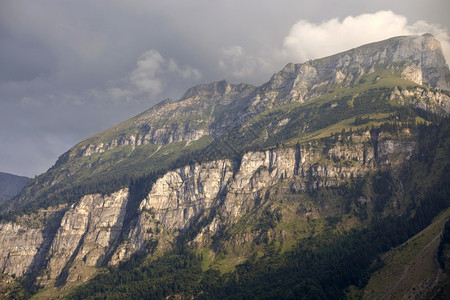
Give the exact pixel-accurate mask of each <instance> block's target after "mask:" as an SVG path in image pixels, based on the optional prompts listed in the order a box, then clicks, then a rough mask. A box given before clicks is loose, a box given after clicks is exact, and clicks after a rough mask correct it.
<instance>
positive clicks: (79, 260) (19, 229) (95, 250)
mask: <svg viewBox="0 0 450 300" xmlns="http://www.w3.org/2000/svg"><path fill="white" fill-rule="evenodd" d="M351 138H352V140H353V142H352V143H344V144H336V145H335V146H333V147H331V148H327V147H325V148H323V147H318V146H319V145H315V144H314V143H312V144H306V145H303V146H297V147H296V148H282V149H273V150H267V151H262V152H248V153H246V154H244V155H243V157H242V159H241V163H240V165H239V167H238V168H236V167H235V166H233V162H232V161H230V160H214V161H210V162H205V163H201V164H193V165H187V166H185V167H182V168H178V169H176V170H173V171H169V172H167V173H166V174H164V175H163V176H162V177H161V178H159V179H158V180H157V181H156V182H155V183H154V184H153V186H152V188H151V190H150V192H149V194H148V195H147V196H146V197H145V198H144V199H141V200H140V201H141V202H140V204H139V208H138V214H137V218H136V220H134V223H133V225H132V226H131V228H130V230H129V232H128V235H127V236H126V237H125V238H124V239H123V240H120V239H119V237H120V235H121V232H122V231H123V230H124V228H123V224H124V218H125V215H126V213H127V209H126V207H127V203H128V199H129V195H128V189H122V190H120V191H117V192H115V193H112V194H111V195H100V194H93V195H86V196H84V197H82V198H81V199H80V201H79V202H78V203H77V204H74V205H72V206H71V207H70V208H69V209H67V211H66V212H65V213H64V216H63V217H62V219H61V221H60V223H59V224H57V230H56V231H55V235H54V237H52V240H51V243H50V247H48V246H47V248H48V250H47V252H45V253H42V251H41V252H39V249H40V248H42V247H44V240H45V237H44V235H45V232H44V231H43V230H42V229H38V228H36V229H30V228H27V227H25V226H24V225H21V224H16V223H5V224H1V225H0V232H1V235H0V236H1V237H2V240H1V244H2V247H1V251H2V252H1V253H0V258H1V265H2V270H3V272H4V273H8V274H16V275H23V274H25V273H27V272H31V271H32V270H33V262H34V261H37V260H39V261H41V262H42V261H45V263H44V264H43V265H41V267H43V269H44V270H45V272H44V274H41V275H40V276H41V281H42V282H43V283H46V282H47V283H48V282H54V281H55V280H61V279H64V280H65V281H76V280H83V279H86V278H83V275H82V274H81V273H79V272H77V271H76V270H77V269H78V270H80V269H82V268H83V266H88V267H95V266H101V265H103V264H105V263H110V264H117V263H118V262H120V261H122V260H124V259H127V258H129V257H130V256H131V255H132V254H133V253H136V252H142V251H145V250H146V248H147V247H148V245H149V243H156V244H159V245H158V247H159V249H161V250H162V251H164V250H166V251H167V249H170V248H171V247H173V245H174V243H175V242H176V239H177V238H178V236H180V235H182V234H183V233H184V232H186V231H188V230H189V229H190V228H191V227H192V226H194V225H197V224H199V222H201V221H202V220H203V223H202V224H203V226H202V228H201V229H200V230H199V231H198V233H197V234H196V235H195V236H194V237H192V241H195V243H197V244H199V245H204V244H208V243H210V242H211V237H212V236H213V235H214V234H216V233H217V232H218V231H220V230H221V229H223V228H225V227H227V226H231V225H233V224H236V223H237V222H239V220H240V219H241V218H242V217H243V216H245V215H246V213H248V212H249V211H250V210H252V209H254V208H255V206H257V205H258V198H259V197H261V194H264V191H266V190H268V189H270V188H271V187H273V186H275V185H277V184H279V183H280V182H283V181H284V182H289V185H290V186H291V188H292V191H294V192H304V191H313V190H315V189H318V188H320V187H327V186H328V187H329V186H335V185H338V184H339V183H340V182H342V180H345V179H349V178H351V177H360V176H363V175H364V174H365V173H366V172H367V171H370V170H373V169H376V168H378V167H380V166H382V165H384V166H387V165H390V167H395V166H396V165H398V164H400V163H401V162H402V161H403V160H405V159H408V158H409V157H410V156H411V155H412V153H413V152H414V149H415V146H416V145H415V142H414V141H413V140H410V139H408V138H406V139H405V140H401V141H398V140H392V139H390V138H389V136H383V135H381V136H378V139H379V141H377V143H376V149H375V148H374V143H373V137H372V136H371V134H370V132H364V133H362V134H361V135H356V134H353V135H352V137H351ZM324 157H325V158H326V159H324ZM336 158H338V161H337V160H336ZM393 158H395V159H393ZM333 159H334V160H333ZM205 220H206V221H205ZM240 238H242V237H240ZM249 238H251V237H249ZM119 243H120V244H119ZM34 271H35V270H34Z"/></svg>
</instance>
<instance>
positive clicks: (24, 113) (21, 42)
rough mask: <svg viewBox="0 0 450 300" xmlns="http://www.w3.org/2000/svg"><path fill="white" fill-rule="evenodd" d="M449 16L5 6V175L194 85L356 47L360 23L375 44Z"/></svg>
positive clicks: (134, 4)
mask: <svg viewBox="0 0 450 300" xmlns="http://www.w3.org/2000/svg"><path fill="white" fill-rule="evenodd" d="M380 10H392V11H391V12H385V13H384V14H382V13H380V12H379V11H380ZM448 11H449V5H448V4H447V1H445V0H439V1H438V0H431V1H430V0H427V1H425V0H421V1H414V3H411V1H406V0H405V1H394V2H393V1H385V0H381V1H374V2H370V3H369V2H367V1H359V0H358V1H356V0H354V1H353V0H352V1H333V0H326V1H325V0H318V1H314V2H311V1H293V0H292V1H291V0H277V1H269V0H259V1H256V0H250V1H237V0H228V1H211V0H191V1H174V0H165V1H162V0H161V1H159V0H152V1H143V0H128V1H119V0H109V1H106V0H99V1H87V0H76V1H75V0H70V1H59V0H33V1H31V0H30V1H15V0H3V1H1V3H0V129H1V130H0V143H1V147H0V171H4V172H10V173H16V174H20V175H28V176H33V175H35V174H39V173H41V172H44V171H45V170H46V169H47V168H48V167H50V166H51V165H52V164H53V163H54V162H55V160H56V159H57V157H58V156H59V155H61V154H62V153H63V152H64V151H66V150H68V149H69V148H70V147H71V146H73V145H74V144H75V143H77V142H79V141H81V140H82V139H84V138H86V137H88V136H90V135H92V134H95V133H96V132H98V131H100V130H103V129H106V128H108V127H110V126H112V125H115V124H117V123H119V122H121V121H123V120H125V119H127V118H129V117H132V116H133V115H135V114H137V113H140V112H142V111H143V110H145V109H147V108H149V107H150V106H152V105H154V104H155V103H157V102H159V101H161V100H162V99H164V98H166V97H172V98H179V97H180V96H181V95H182V93H183V92H184V91H185V90H186V89H187V88H189V87H190V86H192V85H195V84H198V83H204V82H211V81H215V80H220V79H227V80H229V81H231V82H241V81H244V82H248V83H252V84H261V83H263V82H264V81H266V80H268V79H269V78H270V76H271V74H272V73H273V72H276V71H278V70H280V69H281V68H282V67H283V66H284V65H285V64H286V63H288V62H301V61H303V60H305V59H310V58H314V57H315V55H322V54H324V53H323V52H322V51H323V50H324V49H326V50H327V51H328V52H329V54H331V53H333V52H335V51H341V50H345V49H346V47H353V46H357V45H353V44H352V42H353V43H354V42H355V41H358V42H363V41H362V40H361V41H360V40H359V38H360V36H361V34H360V35H353V36H351V35H348V36H344V37H342V36H339V32H341V31H343V32H345V31H349V28H350V30H351V28H352V26H358V27H359V28H364V27H366V26H367V28H370V29H371V30H367V31H365V32H363V33H362V34H364V35H365V38H367V39H368V40H369V41H371V40H370V39H371V38H372V39H381V38H383V37H384V36H380V35H377V34H375V33H379V32H380V31H381V32H383V31H385V32H388V31H387V30H381V29H380V26H381V27H383V26H384V28H387V27H389V28H390V29H392V30H391V31H390V32H391V33H392V34H393V35H394V34H397V33H398V34H410V33H420V32H423V31H424V30H427V31H433V33H434V34H437V35H440V37H441V39H444V40H445V39H448V35H447V32H446V30H448V28H449V27H450V25H449V22H450V21H449V19H448V17H447V12H448ZM364 13H366V15H363V14H364ZM346 20H347V21H346ZM371 20H372V21H371ZM420 20H424V22H422V23H420V22H418V21H420ZM351 21H353V23H354V25H351V24H350V25H349V23H351ZM377 22H378V23H379V26H378V27H377V25H376V24H377ZM392 22H394V23H392ZM369 23H370V24H372V25H370V24H369ZM355 24H356V25H355ZM373 24H375V25H373ZM389 24H396V27H395V28H394V27H392V26H390V25H389ZM433 24H440V25H441V26H442V27H441V28H439V27H438V26H435V25H433ZM369 25H370V26H369ZM320 34H323V35H324V39H325V40H327V41H328V42H327V43H325V44H324V43H322V42H321V40H320V39H319V38H318V36H319V35H320ZM311 36H312V37H313V38H311ZM346 37H347V38H346ZM364 41H365V40H364ZM441 41H442V40H441ZM328 52H327V53H328ZM325 54H326V53H325Z"/></svg>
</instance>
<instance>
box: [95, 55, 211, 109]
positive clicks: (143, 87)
mask: <svg viewBox="0 0 450 300" xmlns="http://www.w3.org/2000/svg"><path fill="white" fill-rule="evenodd" d="M201 77H202V74H201V73H200V71H199V70H197V69H195V68H191V67H190V66H185V67H180V66H178V64H177V63H176V62H175V60H173V59H165V58H164V57H163V56H162V55H161V54H160V53H159V52H158V51H157V50H155V49H151V50H148V51H146V52H144V53H143V54H142V55H141V56H140V57H139V59H138V61H137V63H136V67H135V68H134V69H133V70H132V71H131V72H130V73H129V74H128V75H127V76H125V77H124V78H122V79H120V80H118V81H115V82H112V83H111V87H109V88H108V89H107V90H106V96H109V97H110V98H111V99H114V100H116V101H121V100H127V101H132V100H133V99H134V100H136V99H138V98H140V97H152V98H156V97H158V96H160V95H161V94H162V93H163V92H164V91H165V89H166V88H168V87H170V85H171V83H172V82H174V81H179V80H183V81H189V82H196V81H198V80H199V79H200V78H201ZM91 93H93V94H97V95H102V94H104V93H102V92H101V91H91Z"/></svg>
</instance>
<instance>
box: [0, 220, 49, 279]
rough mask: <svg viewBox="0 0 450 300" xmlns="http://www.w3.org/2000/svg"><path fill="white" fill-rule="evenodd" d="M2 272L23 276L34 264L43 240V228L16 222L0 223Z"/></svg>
mask: <svg viewBox="0 0 450 300" xmlns="http://www.w3.org/2000/svg"><path fill="white" fill-rule="evenodd" d="M0 232H1V234H0V244H1V245H2V246H1V247H0V267H1V268H2V273H7V274H10V275H13V274H15V275H17V276H22V275H24V274H25V273H26V271H27V270H28V268H29V267H30V266H31V265H32V262H33V260H34V259H35V256H36V255H37V253H38V250H39V247H40V246H41V244H42V242H43V235H42V229H37V228H28V227H27V226H24V225H21V224H15V223H4V224H0Z"/></svg>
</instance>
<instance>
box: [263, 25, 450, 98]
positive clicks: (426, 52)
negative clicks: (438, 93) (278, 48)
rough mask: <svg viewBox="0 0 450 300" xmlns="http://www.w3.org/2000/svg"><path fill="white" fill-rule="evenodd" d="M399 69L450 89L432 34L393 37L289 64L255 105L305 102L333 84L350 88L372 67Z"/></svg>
mask: <svg viewBox="0 0 450 300" xmlns="http://www.w3.org/2000/svg"><path fill="white" fill-rule="evenodd" d="M399 66H400V67H402V68H403V72H402V75H403V77H404V78H405V79H407V80H410V81H413V82H415V83H417V84H424V83H426V84H429V85H430V86H431V87H434V88H439V89H444V90H450V71H449V69H448V67H447V66H446V64H445V58H444V56H443V54H442V49H441V45H440V43H439V41H438V40H436V39H435V38H434V37H433V36H432V35H430V34H424V35H422V36H405V37H396V38H392V39H389V40H386V41H382V42H378V43H373V44H368V45H364V46H362V47H358V48H355V49H352V50H349V51H346V52H343V53H340V54H336V55H333V56H329V57H326V58H322V59H318V60H314V61H309V62H306V63H303V64H292V63H290V64H288V65H286V67H285V68H284V69H283V70H281V71H280V72H279V73H276V74H274V75H273V76H272V78H271V79H270V81H269V82H267V83H266V84H264V85H263V86H262V87H261V88H259V89H257V91H256V92H257V94H256V95H255V97H254V99H255V100H256V99H258V101H255V104H260V103H266V105H269V103H280V104H284V103H290V102H304V101H306V100H308V99H310V98H312V97H316V96H318V95H321V94H324V93H326V92H327V89H326V88H325V87H327V86H330V85H333V84H336V83H344V84H345V86H352V85H354V84H355V82H356V79H358V78H359V77H360V76H361V75H364V74H370V73H371V72H373V70H374V68H377V67H382V68H384V69H394V68H398V67H399ZM330 75H332V76H330ZM272 105H273V104H272Z"/></svg>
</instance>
